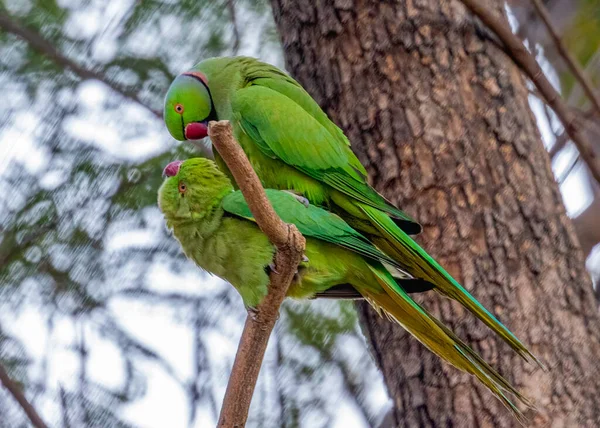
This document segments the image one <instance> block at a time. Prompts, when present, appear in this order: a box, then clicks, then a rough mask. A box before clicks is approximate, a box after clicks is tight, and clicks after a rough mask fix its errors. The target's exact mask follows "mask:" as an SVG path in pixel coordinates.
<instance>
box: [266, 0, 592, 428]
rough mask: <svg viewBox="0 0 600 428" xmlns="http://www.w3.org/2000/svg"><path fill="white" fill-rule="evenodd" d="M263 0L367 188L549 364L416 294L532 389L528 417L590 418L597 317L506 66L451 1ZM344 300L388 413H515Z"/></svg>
mask: <svg viewBox="0 0 600 428" xmlns="http://www.w3.org/2000/svg"><path fill="white" fill-rule="evenodd" d="M488 4H489V6H490V8H492V9H493V10H495V11H496V13H498V14H503V13H504V10H503V2H502V1H499V0H488ZM272 5H273V10H274V16H275V20H276V22H277V26H278V28H279V32H280V34H281V37H282V41H283V45H284V50H285V57H286V62H287V67H288V70H290V72H291V73H292V74H293V75H294V77H295V78H297V79H298V81H299V82H300V83H301V84H302V85H303V86H304V87H305V88H306V89H307V90H308V92H309V93H310V94H311V95H312V96H314V97H315V99H316V100H317V101H318V102H319V103H320V104H321V106H323V108H324V109H325V110H326V112H327V113H328V114H329V116H330V117H331V118H332V119H333V120H334V121H335V122H336V123H337V124H338V125H340V126H341V127H342V128H343V129H344V131H345V132H346V134H347V135H348V137H349V138H350V140H351V142H352V144H353V148H354V150H355V152H356V153H357V155H358V156H359V157H360V159H361V161H362V162H363V164H364V165H365V166H366V167H367V170H368V171H369V174H370V177H371V179H372V182H373V184H374V185H375V187H376V188H377V189H378V190H380V191H381V192H383V193H384V194H385V195H386V196H387V197H388V198H390V199H391V200H392V201H394V202H395V203H397V204H398V205H399V206H400V207H402V208H403V209H405V210H406V211H407V212H408V213H410V214H412V215H414V216H415V217H416V218H417V219H418V220H419V221H421V222H422V224H423V226H424V232H423V234H422V235H421V236H420V237H419V238H418V241H419V242H420V243H421V244H422V245H423V246H424V247H425V248H426V249H427V250H428V251H429V252H430V253H431V254H432V255H433V256H434V257H436V258H437V259H438V260H439V261H440V262H441V264H442V265H443V266H445V267H446V268H447V269H448V271H449V272H450V273H451V274H452V275H453V276H454V277H455V278H457V279H458V280H459V281H461V282H462V284H463V285H464V286H465V287H466V288H467V289H469V290H471V291H472V292H473V294H474V295H475V297H476V298H478V299H479V300H480V301H481V302H482V303H483V304H484V305H485V306H486V307H487V308H489V309H490V310H491V311H492V312H494V313H495V314H496V315H497V316H498V317H499V318H500V319H501V320H502V321H504V322H505V323H506V324H507V326H508V327H509V328H511V329H512V330H513V332H515V333H516V334H517V336H518V337H520V338H521V339H522V340H523V341H524V342H525V343H526V344H527V345H529V346H530V347H531V349H532V350H533V351H534V352H535V353H536V354H537V355H538V356H539V357H541V358H542V359H543V360H544V361H545V362H546V363H547V365H548V367H549V368H550V371H549V372H548V373H544V372H542V371H540V370H536V369H535V368H534V367H533V366H530V365H527V364H526V363H524V362H523V361H521V360H520V359H519V357H517V356H516V355H515V354H514V353H512V352H511V351H510V349H509V348H508V346H506V345H504V344H503V343H501V342H500V341H498V340H496V339H495V338H494V337H493V336H492V335H491V334H490V332H489V331H488V329H487V328H486V327H485V326H484V325H483V324H481V323H479V322H476V321H475V320H474V319H473V318H472V317H471V316H470V314H466V313H465V311H464V310H463V309H462V308H461V307H460V306H458V305H455V304H453V303H451V302H450V301H449V300H446V299H442V298H438V297H437V296H434V295H428V296H425V297H422V298H421V299H419V300H421V301H422V303H423V304H424V305H425V306H426V307H428V308H429V309H430V310H432V311H433V312H434V313H436V314H437V315H439V316H440V317H441V318H442V320H443V321H444V322H446V323H447V324H448V325H450V326H451V327H452V328H453V329H454V330H455V331H456V332H457V333H458V334H459V335H460V336H462V337H463V338H465V339H466V340H467V341H468V343H469V344H471V345H472V346H473V347H474V348H475V349H476V350H477V351H478V352H480V353H481V354H482V355H483V357H484V358H486V359H487V360H488V361H489V362H490V363H491V364H492V365H494V366H495V367H497V368H498V369H499V370H500V372H501V373H503V374H504V375H506V376H507V377H508V378H509V379H510V380H511V381H512V382H514V383H515V384H516V385H517V386H518V387H520V388H521V389H522V390H523V391H524V392H525V393H526V395H527V396H529V397H531V398H532V399H533V400H534V401H535V402H536V404H537V406H538V408H539V411H538V412H537V413H533V412H532V413H530V414H529V415H528V416H529V417H530V418H531V421H532V426H553V427H574V426H590V427H592V426H598V424H599V423H600V400H598V397H600V376H599V373H598V369H597V367H598V364H599V362H600V344H599V342H600V331H599V326H600V324H599V321H600V320H599V319H598V318H599V317H598V313H597V309H596V303H595V298H594V294H593V290H592V286H591V281H590V278H589V276H588V274H587V273H586V271H585V268H584V261H583V256H582V252H581V250H580V248H579V244H578V243H577V239H576V237H575V234H574V229H573V226H572V224H571V222H570V221H569V219H568V218H567V216H566V214H565V210H564V207H563V205H562V201H561V197H560V194H559V191H558V187H557V185H556V184H555V181H554V178H553V176H552V171H551V169H550V163H549V160H548V156H547V154H546V152H545V150H544V147H543V145H542V142H541V139H540V135H539V133H538V130H537V127H536V123H535V118H534V117H533V115H532V113H531V111H530V108H529V105H528V100H527V90H526V86H525V82H524V80H523V78H522V76H521V75H520V73H519V71H518V70H517V68H516V67H515V66H514V65H513V64H512V63H511V61H510V59H509V58H507V57H506V56H505V55H504V54H503V53H502V52H501V51H500V50H499V49H498V47H497V46H496V45H495V44H494V43H493V42H491V41H490V38H489V37H488V36H489V33H488V31H487V30H486V29H485V28H483V27H482V26H481V24H478V23H476V22H475V20H474V19H473V18H472V16H471V15H470V14H469V13H467V11H466V10H465V8H464V7H463V6H462V4H461V3H460V2H458V1H441V0H405V1H399V2H388V1H386V2H384V1H377V0H371V1H367V0H335V1H334V0H331V1H324V0H316V1H313V0H300V1H289V0H272ZM430 294H431V293H430ZM360 311H361V317H362V320H363V325H364V329H365V331H366V333H367V335H368V336H369V338H370V342H371V344H372V348H373V355H374V357H375V359H376V361H377V363H378V364H379V366H380V368H381V370H382V371H383V374H384V377H385V380H386V384H387V387H388V389H389V393H390V395H391V397H392V399H393V401H394V404H395V409H394V417H395V424H396V425H397V426H403V427H404V426H410V427H413V426H436V427H445V426H460V427H466V426H500V427H505V426H518V424H517V422H516V421H514V420H513V419H512V418H511V416H510V415H509V414H508V412H507V411H506V410H505V409H504V408H503V407H502V405H501V404H500V403H499V402H498V401H496V399H495V398H493V397H492V396H491V394H489V393H488V392H487V391H485V390H484V388H483V387H481V386H479V385H478V384H477V383H476V382H475V381H474V380H473V379H471V377H469V376H467V375H463V374H461V373H459V372H458V371H457V370H456V369H454V368H453V367H450V366H448V365H446V364H443V363H441V362H440V361H439V360H438V359H437V358H435V357H433V356H432V355H431V354H430V353H429V352H428V351H427V350H426V349H425V348H424V347H422V346H421V345H420V344H419V343H417V342H416V341H415V340H413V339H412V338H408V337H407V336H408V335H407V334H406V333H405V332H404V331H403V330H402V329H401V328H400V327H397V326H395V325H393V324H391V323H389V322H388V321H386V320H385V319H382V318H379V317H378V316H377V315H376V314H375V313H374V312H373V311H372V310H370V309H369V308H368V307H366V306H363V307H361V308H360Z"/></svg>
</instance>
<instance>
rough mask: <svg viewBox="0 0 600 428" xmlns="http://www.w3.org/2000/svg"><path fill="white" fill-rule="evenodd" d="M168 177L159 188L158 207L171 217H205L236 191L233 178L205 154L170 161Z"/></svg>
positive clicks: (166, 168) (167, 170) (181, 218)
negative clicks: (226, 174) (232, 183)
mask: <svg viewBox="0 0 600 428" xmlns="http://www.w3.org/2000/svg"><path fill="white" fill-rule="evenodd" d="M163 175H165V176H166V179H165V181H164V183H163V184H162V186H161V187H160V189H159V190H158V207H159V208H160V210H161V211H162V213H163V214H164V215H165V217H166V218H168V219H173V220H175V219H179V220H185V219H196V218H198V219H199V218H202V217H204V216H205V215H206V214H207V213H209V212H211V211H212V210H213V209H214V208H215V207H217V206H219V205H220V204H221V200H222V199H223V198H224V197H225V195H227V194H229V193H231V192H232V191H233V186H232V185H231V181H229V178H227V176H225V174H223V173H222V172H221V170H219V168H218V167H217V165H216V164H215V163H214V162H213V161H211V160H209V159H205V158H192V159H188V160H186V161H174V162H171V163H170V164H168V165H167V166H166V167H165V169H164V171H163Z"/></svg>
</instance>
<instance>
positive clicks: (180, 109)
mask: <svg viewBox="0 0 600 428" xmlns="http://www.w3.org/2000/svg"><path fill="white" fill-rule="evenodd" d="M175 111H176V112H177V113H179V114H182V113H183V104H179V103H177V104H175Z"/></svg>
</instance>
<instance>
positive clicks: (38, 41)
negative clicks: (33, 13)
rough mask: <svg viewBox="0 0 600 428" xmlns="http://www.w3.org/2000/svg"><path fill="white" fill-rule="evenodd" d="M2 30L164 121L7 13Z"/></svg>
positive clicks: (1, 15)
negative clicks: (100, 83)
mask: <svg viewBox="0 0 600 428" xmlns="http://www.w3.org/2000/svg"><path fill="white" fill-rule="evenodd" d="M0 28H2V29H3V30H4V31H7V32H9V33H12V34H14V35H16V36H18V37H20V38H21V39H23V40H25V41H26V42H27V43H29V44H30V45H31V46H32V47H33V48H34V49H35V50H37V51H38V52H40V53H41V54H43V55H45V56H47V57H48V58H50V59H51V60H52V61H54V62H55V63H56V64H58V65H60V66H62V67H65V68H68V69H69V70H71V71H73V72H74V73H75V74H77V75H78V76H79V77H80V78H82V79H84V80H87V79H92V80H98V81H100V82H102V83H104V84H105V85H106V86H108V87H109V88H111V89H112V90H113V91H115V92H117V93H119V94H121V95H122V96H123V97H125V98H127V99H130V100H132V101H135V102H136V103H138V104H139V105H141V106H142V107H144V108H146V109H147V110H149V111H150V112H151V113H152V114H153V115H154V116H156V117H158V118H159V119H162V113H161V112H159V111H156V110H154V109H152V107H150V106H149V105H147V104H145V103H144V102H143V101H142V100H140V99H139V97H138V96H137V94H136V93H134V92H131V91H129V90H127V89H125V88H123V87H121V86H120V85H117V84H116V83H115V82H112V81H111V80H110V79H109V78H108V77H106V76H105V75H104V74H102V73H100V72H98V71H94V70H89V69H87V68H84V67H82V66H81V65H79V64H77V63H76V62H75V61H73V60H71V59H69V58H67V57H66V56H65V55H63V54H62V53H61V52H60V51H59V50H58V49H57V48H56V47H55V46H54V45H52V44H51V43H50V42H48V41H47V40H46V39H44V38H43V37H42V36H40V35H39V34H38V33H36V32H35V31H33V30H31V29H29V28H26V27H23V26H21V25H20V24H18V23H17V22H15V20H14V19H13V18H12V17H10V16H9V15H7V14H5V13H0Z"/></svg>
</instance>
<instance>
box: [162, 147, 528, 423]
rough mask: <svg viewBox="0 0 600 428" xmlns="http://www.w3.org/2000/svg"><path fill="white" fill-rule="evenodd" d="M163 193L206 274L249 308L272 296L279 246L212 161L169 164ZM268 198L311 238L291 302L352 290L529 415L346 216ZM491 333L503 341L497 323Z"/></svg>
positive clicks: (274, 193)
mask: <svg viewBox="0 0 600 428" xmlns="http://www.w3.org/2000/svg"><path fill="white" fill-rule="evenodd" d="M164 173H165V175H166V176H167V178H166V180H165V181H164V183H163V185H162V186H161V188H160V190H159V192H158V204H159V207H160V209H161V211H162V212H163V214H164V217H165V220H166V222H167V225H168V227H169V228H170V229H171V230H172V231H173V233H174V235H175V237H176V238H177V239H178V240H179V242H180V243H181V246H182V248H183V250H184V252H185V254H186V255H187V256H188V257H189V258H190V259H192V260H193V261H195V262H196V264H197V265H198V266H200V267H201V268H203V269H205V270H207V271H209V272H211V273H213V274H215V275H217V276H219V277H221V278H223V279H225V280H227V281H228V282H230V283H231V284H232V285H233V286H234V287H235V288H236V289H237V291H238V292H239V293H240V295H241V296H242V299H243V301H244V304H245V305H246V306H247V307H254V306H256V305H258V304H259V303H260V302H261V301H262V299H263V298H264V297H265V296H266V294H267V291H268V290H267V289H268V284H269V276H268V272H269V269H270V265H271V263H272V260H273V256H274V253H275V248H274V246H273V245H272V244H271V243H270V242H269V240H268V238H267V236H266V235H265V234H264V233H262V232H261V230H260V229H259V228H258V226H257V225H256V223H255V222H254V219H253V217H252V213H251V212H250V209H249V208H248V205H247V204H246V201H245V200H244V197H243V195H242V194H241V192H240V191H234V189H233V186H232V184H231V181H230V180H229V178H228V177H227V176H226V175H225V174H224V173H223V172H222V171H220V170H219V169H218V167H217V165H216V164H215V163H214V162H212V161H210V160H208V159H201V158H195V159H189V160H186V161H184V162H181V161H176V162H172V163H171V164H169V165H168V166H167V167H166V168H165V171H164ZM266 193H267V197H268V199H269V201H270V202H271V204H272V205H273V208H274V209H275V211H276V212H277V214H278V215H279V216H280V217H281V219H282V220H283V221H284V222H287V223H293V224H295V225H296V226H297V227H298V229H299V230H300V232H301V233H302V234H303V235H304V237H305V238H306V249H305V254H306V256H307V259H308V260H305V261H303V262H302V263H301V264H300V266H299V268H298V273H297V274H296V276H295V278H294V281H293V283H292V284H291V286H290V289H289V291H288V296H290V297H295V298H311V297H314V296H315V295H316V294H318V293H322V292H325V291H327V290H328V289H331V288H334V287H336V286H344V285H346V286H351V287H352V288H353V289H354V290H356V291H357V292H358V293H360V295H362V296H363V297H364V298H365V299H366V300H367V301H368V302H369V303H370V304H371V305H372V306H373V307H374V308H375V309H376V310H377V311H378V312H380V313H381V312H383V313H385V314H386V315H387V316H388V317H389V318H390V319H393V320H394V321H396V322H398V323H399V324H400V325H401V326H402V327H404V328H405V329H406V330H407V331H408V332H409V333H411V334H412V335H413V336H414V337H415V338H417V339H418V340H419V341H420V342H421V343H423V344H424V345H425V346H426V347H427V348H429V349H430V350H431V351H432V352H434V353H435V354H437V355H438V356H440V357H441V358H443V359H444V360H446V361H447V362H449V363H451V364H453V365H454V366H456V367H457V368H459V369H461V370H463V371H465V372H467V373H470V374H472V375H474V376H475V377H477V379H479V380H480V381H481V382H482V383H483V384H484V385H485V386H486V387H487V388H489V389H490V391H491V392H492V393H494V395H496V397H498V398H499V399H500V400H501V401H502V402H503V403H504V404H505V405H506V406H507V407H508V408H509V409H510V410H511V411H512V412H513V413H514V414H515V415H516V416H517V417H518V418H519V419H522V418H523V415H522V414H521V412H520V411H519V409H518V408H517V407H516V405H515V404H514V403H513V402H512V401H511V400H510V399H509V398H508V397H507V394H506V393H510V394H513V395H514V396H515V397H517V398H518V399H519V400H520V401H521V402H523V403H524V404H526V405H529V403H528V402H527V400H526V399H525V398H524V397H523V396H522V395H521V394H520V393H519V392H518V391H517V390H516V389H515V388H514V387H513V386H512V385H510V384H509V383H508V381H507V380H506V379H504V378H503V377H502V376H501V375H500V374H499V373H498V372H496V371H495V370H494V369H493V368H492V367H491V366H489V365H488V364H487V363H486V362H485V361H484V360H483V359H482V358H481V357H480V356H479V355H477V354H476V353H475V352H474V351H473V350H472V349H471V348H469V347H468V346H467V345H466V344H465V343H464V342H463V341H462V340H461V339H459V338H458V337H457V336H456V335H455V334H454V333H453V332H452V331H450V330H449V329H448V328H447V327H446V326H444V325H443V324H442V323H441V322H440V321H439V320H437V319H436V318H434V317H433V316H432V315H430V314H429V313H428V312H427V311H426V310H425V309H424V308H422V307H421V306H420V305H419V304H418V303H416V302H415V301H414V300H413V299H412V298H411V297H410V296H409V295H408V294H407V293H406V291H405V290H404V289H403V287H402V286H401V285H400V284H401V283H400V284H399V283H398V282H397V281H396V280H395V279H394V277H393V276H392V274H391V273H390V271H389V270H388V269H386V267H385V266H384V263H385V264H386V265H390V266H392V267H394V266H397V265H398V263H397V262H395V261H394V260H393V259H392V258H391V257H389V256H388V255H386V254H385V253H383V252H381V251H380V250H379V249H378V248H377V247H375V246H374V245H373V244H372V243H371V242H370V241H369V240H368V239H367V238H365V237H364V236H363V235H362V234H360V233H359V232H357V231H355V230H354V229H353V228H352V227H350V226H349V225H348V224H347V223H346V222H344V221H343V220H342V219H341V218H340V217H338V216H337V215H335V214H332V213H330V212H328V211H325V210H323V209H321V208H318V207H316V206H313V205H308V206H306V205H305V204H303V203H302V202H300V201H298V199H297V198H295V197H294V195H291V194H290V193H288V192H284V191H279V190H274V189H268V190H266ZM492 330H493V331H494V332H496V333H497V334H500V336H501V337H503V338H504V337H505V335H504V334H503V332H504V331H505V330H506V328H505V327H504V326H502V325H501V324H500V323H499V322H496V323H495V324H492ZM511 337H512V338H513V339H512V340H510V341H507V342H508V343H509V344H510V345H511V346H512V347H513V349H514V350H515V351H516V352H518V353H519V354H521V355H522V356H526V357H530V358H532V359H534V357H533V355H532V354H531V353H530V352H529V351H528V350H527V349H526V348H525V346H524V345H523V344H522V343H521V342H520V341H519V340H518V339H517V338H516V337H514V336H512V333H511Z"/></svg>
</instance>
